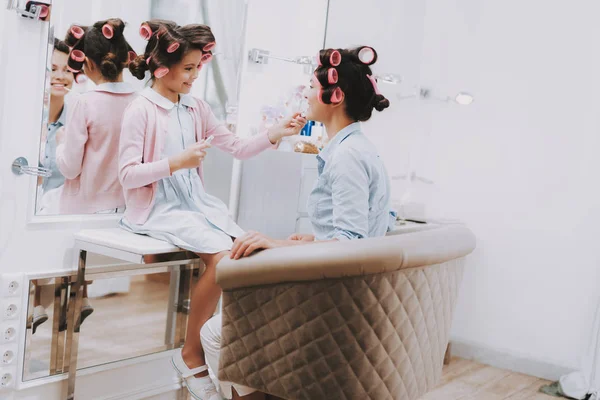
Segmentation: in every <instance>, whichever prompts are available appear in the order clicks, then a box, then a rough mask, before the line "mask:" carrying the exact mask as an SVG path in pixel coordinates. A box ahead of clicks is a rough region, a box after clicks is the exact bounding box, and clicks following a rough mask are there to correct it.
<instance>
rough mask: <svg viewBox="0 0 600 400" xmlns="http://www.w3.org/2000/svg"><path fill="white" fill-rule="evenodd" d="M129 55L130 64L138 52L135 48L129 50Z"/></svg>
mask: <svg viewBox="0 0 600 400" xmlns="http://www.w3.org/2000/svg"><path fill="white" fill-rule="evenodd" d="M127 55H128V56H129V61H128V62H127V63H128V64H129V63H130V62H132V61H133V60H135V59H136V58H137V54H136V52H135V51H133V50H129V52H127Z"/></svg>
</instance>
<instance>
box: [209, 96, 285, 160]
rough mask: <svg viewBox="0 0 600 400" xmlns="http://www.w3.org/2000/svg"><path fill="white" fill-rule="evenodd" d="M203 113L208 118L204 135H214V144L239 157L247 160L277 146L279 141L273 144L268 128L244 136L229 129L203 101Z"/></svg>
mask: <svg viewBox="0 0 600 400" xmlns="http://www.w3.org/2000/svg"><path fill="white" fill-rule="evenodd" d="M201 113H202V118H204V119H205V120H206V125H205V127H206V129H205V133H204V137H209V136H211V135H213V136H214V137H215V138H214V140H213V142H212V144H213V145H214V146H215V147H217V148H219V149H221V150H223V151H225V152H227V153H230V154H231V155H233V156H234V157H235V158H237V159H240V160H246V159H248V158H250V157H253V156H255V155H257V154H258V153H260V152H262V151H264V150H266V149H268V148H276V147H277V143H276V144H275V145H273V143H271V141H270V140H269V136H268V134H267V130H266V129H264V130H263V131H261V132H260V133H259V134H258V135H255V136H249V137H243V138H242V137H239V136H238V135H236V134H235V133H233V132H231V131H230V130H229V129H227V127H225V125H224V124H223V123H222V122H221V121H219V120H218V119H217V117H216V116H215V114H214V113H213V112H212V110H211V109H210V106H209V105H208V104H206V103H205V102H202V108H201Z"/></svg>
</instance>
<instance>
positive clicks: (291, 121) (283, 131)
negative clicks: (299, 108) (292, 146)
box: [268, 113, 307, 144]
mask: <svg viewBox="0 0 600 400" xmlns="http://www.w3.org/2000/svg"><path fill="white" fill-rule="evenodd" d="M306 122H307V121H306V118H304V117H303V116H302V115H300V113H296V114H294V115H292V116H291V117H287V118H284V119H282V120H281V121H279V122H278V123H277V124H275V125H273V126H272V127H271V128H269V132H268V135H269V140H270V141H271V143H273V144H275V143H277V142H278V141H279V140H281V138H284V137H286V136H294V135H297V134H299V133H300V131H301V130H302V128H304V125H306Z"/></svg>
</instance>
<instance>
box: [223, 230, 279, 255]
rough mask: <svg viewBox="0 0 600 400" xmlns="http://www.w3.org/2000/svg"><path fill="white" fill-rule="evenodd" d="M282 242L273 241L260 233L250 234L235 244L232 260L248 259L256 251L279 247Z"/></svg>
mask: <svg viewBox="0 0 600 400" xmlns="http://www.w3.org/2000/svg"><path fill="white" fill-rule="evenodd" d="M279 246H280V242H279V241H278V240H274V239H271V238H270V237H267V236H265V235H263V234H262V233H259V232H253V231H251V232H248V233H246V234H244V235H242V236H240V237H239V238H237V239H235V242H233V247H232V248H231V255H230V258H232V259H233V260H237V259H239V258H240V257H248V256H249V255H250V254H252V253H254V252H255V251H256V250H262V249H272V248H274V247H279Z"/></svg>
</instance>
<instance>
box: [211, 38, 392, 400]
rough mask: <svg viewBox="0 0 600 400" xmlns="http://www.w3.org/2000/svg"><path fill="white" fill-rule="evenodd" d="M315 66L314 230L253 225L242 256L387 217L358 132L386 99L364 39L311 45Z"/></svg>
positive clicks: (214, 349) (375, 226)
mask: <svg viewBox="0 0 600 400" xmlns="http://www.w3.org/2000/svg"><path fill="white" fill-rule="evenodd" d="M318 57H319V67H318V68H317V70H316V71H315V74H314V76H313V77H312V80H311V85H310V88H308V89H307V90H306V91H305V97H306V99H307V101H308V105H309V108H308V111H307V115H306V117H307V119H309V120H313V121H319V122H322V123H323V124H324V125H325V127H326V129H327V134H328V136H329V144H328V145H327V146H326V147H325V148H324V149H323V151H322V152H321V154H319V155H318V156H317V159H318V161H319V165H318V172H319V178H318V180H317V183H316V185H315V188H314V189H313V191H312V193H311V195H310V197H309V200H308V213H309V216H310V219H311V223H312V227H313V233H314V234H300V235H292V236H291V237H290V238H289V239H288V240H275V239H271V238H269V237H267V236H265V235H262V234H260V233H257V232H252V233H247V234H245V235H243V236H241V237H240V238H238V239H237V240H236V241H235V243H234V245H233V248H232V250H231V255H230V257H231V258H233V259H238V258H240V257H246V256H249V255H251V254H252V253H253V252H255V251H257V250H260V249H268V248H274V247H282V246H292V245H304V244H309V243H314V242H316V241H336V240H352V239H361V238H367V237H377V236H384V235H385V233H386V232H387V230H388V226H389V224H390V184H389V179H388V176H387V172H386V169H385V166H384V164H383V161H382V160H381V158H380V157H379V155H378V153H377V150H376V149H375V146H374V145H373V144H372V143H371V142H370V141H369V140H368V139H367V138H366V136H365V135H364V134H363V133H362V130H361V125H360V121H367V120H368V119H370V118H371V114H372V113H373V109H376V110H377V111H383V110H384V109H386V108H387V107H389V104H390V103H389V101H388V100H387V99H386V98H385V97H384V96H383V95H381V93H380V92H379V90H378V88H377V83H376V81H375V79H374V78H373V77H372V72H371V68H370V67H369V66H370V65H372V64H374V63H375V62H376V61H377V53H376V52H375V50H374V49H372V48H371V47H359V48H356V49H351V50H346V49H339V50H335V49H327V50H321V51H320V53H319V56H318ZM201 339H202V344H203V347H204V350H205V353H206V358H207V361H208V364H209V365H210V367H211V369H212V370H213V371H214V373H215V374H216V373H217V372H218V362H219V351H220V339H221V315H220V314H219V315H217V316H215V317H213V318H212V319H211V320H209V321H208V322H207V323H206V324H205V325H204V327H203V328H202V331H201ZM221 389H222V391H223V393H224V395H225V396H226V397H233V398H234V399H238V398H243V399H264V398H265V397H264V396H265V395H263V394H262V393H256V392H255V391H254V390H253V389H251V388H248V387H244V386H240V385H233V387H232V385H231V384H230V383H227V382H221Z"/></svg>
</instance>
